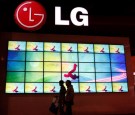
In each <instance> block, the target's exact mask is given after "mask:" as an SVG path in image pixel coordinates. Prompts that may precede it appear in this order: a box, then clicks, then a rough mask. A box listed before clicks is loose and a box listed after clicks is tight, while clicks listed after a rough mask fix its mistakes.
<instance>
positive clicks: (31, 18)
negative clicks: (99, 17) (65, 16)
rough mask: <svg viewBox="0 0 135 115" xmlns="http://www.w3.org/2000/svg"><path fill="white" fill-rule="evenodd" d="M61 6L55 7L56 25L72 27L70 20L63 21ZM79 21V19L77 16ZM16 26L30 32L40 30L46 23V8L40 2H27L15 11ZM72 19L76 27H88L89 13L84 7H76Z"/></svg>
mask: <svg viewBox="0 0 135 115" xmlns="http://www.w3.org/2000/svg"><path fill="white" fill-rule="evenodd" d="M61 9H62V8H61V7H60V6H56V7H55V25H70V23H69V22H70V21H69V20H62V19H61V17H62V13H61V12H62V11H61ZM79 12H81V15H79V17H78V18H79V20H78V19H77V14H78V13H79ZM14 18H15V22H16V24H17V25H18V26H19V27H20V28H22V29H24V30H29V31H35V30H38V29H40V28H41V27H42V26H43V25H44V24H45V22H46V18H47V13H46V10H45V8H44V7H43V6H42V5H41V4H40V3H38V2H35V1H25V2H23V3H21V4H20V5H19V6H18V7H17V8H16V10H15V14H14ZM70 19H71V21H72V23H73V24H74V25H75V26H88V25H89V23H88V11H87V10H86V9H85V8H82V7H76V8H74V9H73V10H71V13H70Z"/></svg>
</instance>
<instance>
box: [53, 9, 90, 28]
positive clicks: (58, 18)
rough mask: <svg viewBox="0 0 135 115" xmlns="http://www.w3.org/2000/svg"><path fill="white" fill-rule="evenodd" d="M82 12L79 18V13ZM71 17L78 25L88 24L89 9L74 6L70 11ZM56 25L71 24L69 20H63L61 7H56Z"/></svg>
mask: <svg viewBox="0 0 135 115" xmlns="http://www.w3.org/2000/svg"><path fill="white" fill-rule="evenodd" d="M78 12H81V13H82V15H79V19H80V20H82V21H79V20H77V13H78ZM70 19H71V21H72V23H73V24H74V25H76V26H88V11H87V10H86V9H85V8H82V7H76V8H74V9H73V10H72V11H71V13H70ZM55 25H70V24H69V20H61V7H55Z"/></svg>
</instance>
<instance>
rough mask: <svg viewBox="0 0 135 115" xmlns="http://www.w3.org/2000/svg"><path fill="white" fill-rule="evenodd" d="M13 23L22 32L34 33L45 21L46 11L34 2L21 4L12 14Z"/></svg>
mask: <svg viewBox="0 0 135 115" xmlns="http://www.w3.org/2000/svg"><path fill="white" fill-rule="evenodd" d="M14 17H15V21H16V23H17V24H18V26H19V27H21V28H22V29H24V30H30V31H35V30H38V29H40V28H41V27H42V26H43V25H44V23H45V21H46V10H45V9H44V7H43V6H42V5H41V4H39V3H38V2H35V1H25V2H23V3H21V4H20V5H19V6H18V7H17V8H16V11H15V14H14Z"/></svg>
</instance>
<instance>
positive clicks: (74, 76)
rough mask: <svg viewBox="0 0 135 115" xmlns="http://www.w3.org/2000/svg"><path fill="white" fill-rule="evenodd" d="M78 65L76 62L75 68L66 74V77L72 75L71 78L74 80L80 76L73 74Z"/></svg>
mask: <svg viewBox="0 0 135 115" xmlns="http://www.w3.org/2000/svg"><path fill="white" fill-rule="evenodd" d="M76 67H77V64H74V66H73V69H72V70H71V71H69V72H68V73H67V74H64V77H70V78H72V79H74V80H75V79H76V78H78V76H77V75H76V74H74V75H73V74H72V73H73V72H75V71H76Z"/></svg>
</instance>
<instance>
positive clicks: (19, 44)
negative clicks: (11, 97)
mask: <svg viewBox="0 0 135 115" xmlns="http://www.w3.org/2000/svg"><path fill="white" fill-rule="evenodd" d="M125 60H126V59H125V51H124V45H115V44H94V43H87V44H86V43H58V42H57V43H55V42H29V41H9V42H8V56H7V74H6V89H5V92H6V93H59V90H60V86H59V81H60V80H63V81H66V80H71V82H72V85H73V87H74V91H75V92H76V93H100V92H105V93H106V92H128V81H127V71H126V61H125Z"/></svg>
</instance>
